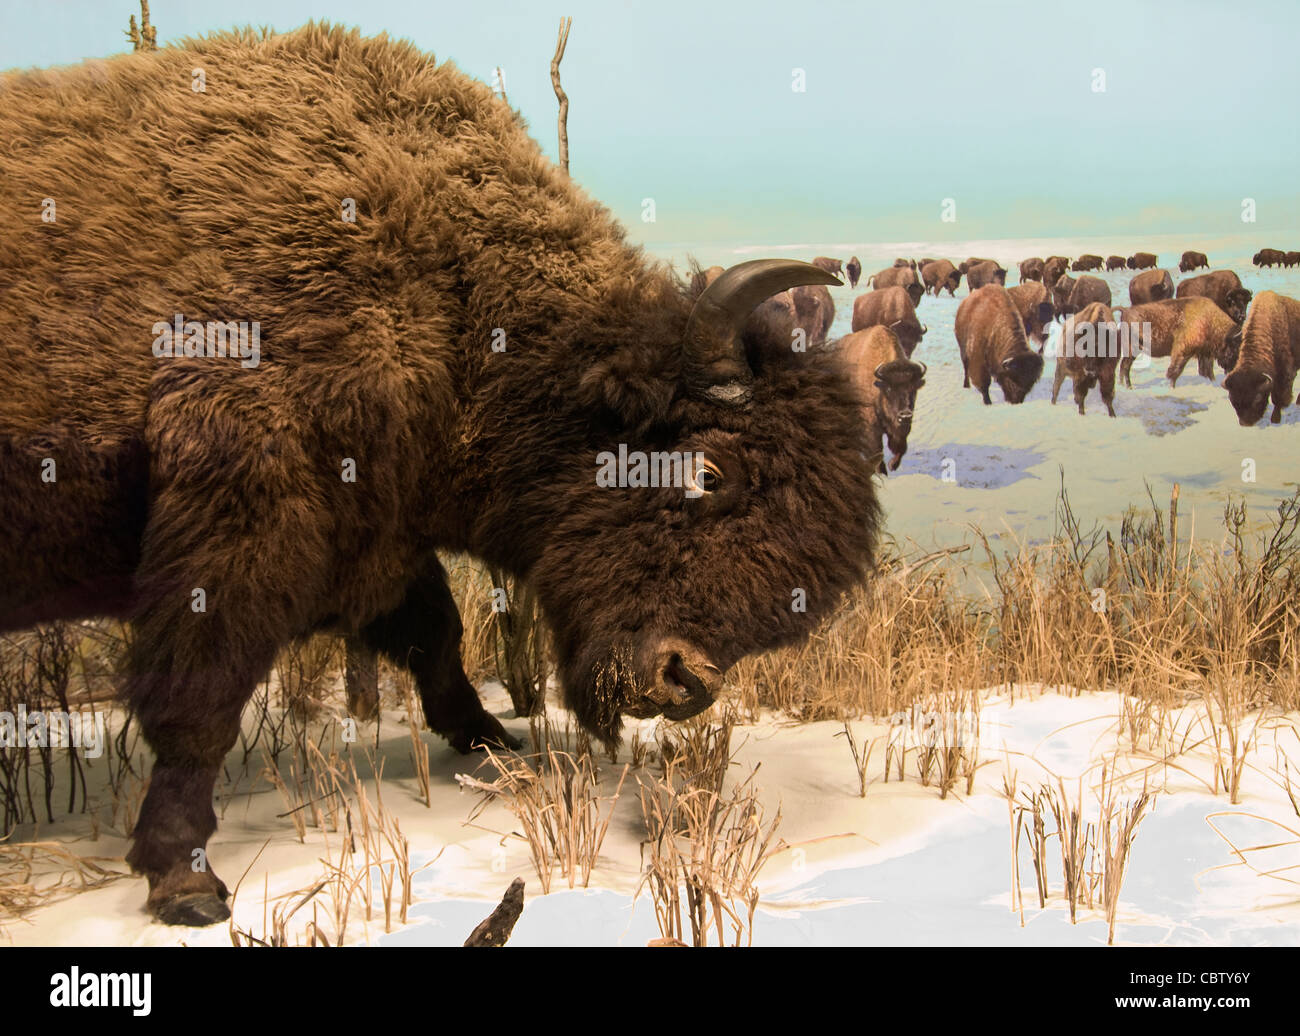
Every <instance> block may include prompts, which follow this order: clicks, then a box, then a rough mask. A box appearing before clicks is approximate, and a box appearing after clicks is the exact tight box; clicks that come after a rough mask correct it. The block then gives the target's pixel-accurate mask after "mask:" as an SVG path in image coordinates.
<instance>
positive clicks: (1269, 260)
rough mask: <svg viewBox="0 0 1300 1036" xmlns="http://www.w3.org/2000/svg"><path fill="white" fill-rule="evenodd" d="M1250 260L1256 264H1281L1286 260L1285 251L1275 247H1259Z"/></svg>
mask: <svg viewBox="0 0 1300 1036" xmlns="http://www.w3.org/2000/svg"><path fill="white" fill-rule="evenodd" d="M1250 261H1251V262H1252V263H1254V264H1255V265H1256V266H1281V265H1282V264H1283V263H1284V262H1286V253H1285V252H1281V251H1278V249H1276V248H1261V249H1260V250H1259V251H1258V252H1256V253H1255V255H1254V257H1253V258H1252V259H1251V260H1250Z"/></svg>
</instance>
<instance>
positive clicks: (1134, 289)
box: [1128, 270, 1174, 306]
mask: <svg viewBox="0 0 1300 1036" xmlns="http://www.w3.org/2000/svg"><path fill="white" fill-rule="evenodd" d="M1173 297H1174V279H1173V278H1172V277H1170V276H1169V271H1168V270H1147V271H1145V272H1143V273H1139V274H1138V275H1137V276H1136V277H1134V278H1133V279H1132V280H1131V281H1129V282H1128V300H1129V302H1131V303H1132V304H1133V305H1135V306H1140V305H1142V303H1144V302H1159V301H1160V300H1161V299H1172V298H1173Z"/></svg>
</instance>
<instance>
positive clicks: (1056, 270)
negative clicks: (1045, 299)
mask: <svg viewBox="0 0 1300 1036" xmlns="http://www.w3.org/2000/svg"><path fill="white" fill-rule="evenodd" d="M1069 268H1070V260H1069V259H1067V258H1066V257H1065V256H1063V255H1051V256H1048V257H1047V259H1045V260H1044V261H1043V283H1044V284H1045V285H1047V287H1049V288H1050V287H1052V286H1053V285H1054V284H1055V283H1056V282H1057V281H1059V280H1060V279H1061V278H1062V277H1064V276H1065V271H1066V270H1068V269H1069Z"/></svg>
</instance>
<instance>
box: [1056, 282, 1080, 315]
mask: <svg viewBox="0 0 1300 1036" xmlns="http://www.w3.org/2000/svg"><path fill="white" fill-rule="evenodd" d="M1076 283H1077V282H1076V281H1075V279H1074V278H1073V277H1071V276H1070V275H1069V274H1068V273H1063V274H1061V276H1060V277H1058V278H1057V279H1056V281H1055V282H1054V283H1053V284H1052V306H1053V307H1054V308H1055V310H1056V315H1057V316H1058V317H1059V316H1064V315H1065V312H1066V306H1068V305H1069V304H1070V292H1072V291H1073V290H1074V285H1075V284H1076Z"/></svg>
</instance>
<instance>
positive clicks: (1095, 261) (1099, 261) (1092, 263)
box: [1070, 253, 1106, 273]
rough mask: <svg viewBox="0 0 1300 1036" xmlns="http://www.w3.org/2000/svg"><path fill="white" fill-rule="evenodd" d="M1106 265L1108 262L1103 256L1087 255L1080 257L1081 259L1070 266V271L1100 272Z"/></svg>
mask: <svg viewBox="0 0 1300 1036" xmlns="http://www.w3.org/2000/svg"><path fill="white" fill-rule="evenodd" d="M1105 264H1106V260H1105V259H1103V258H1102V257H1101V256H1099V255H1092V254H1091V253H1087V254H1084V255H1081V256H1079V258H1078V259H1076V260H1075V261H1074V262H1073V263H1072V264H1071V265H1070V269H1071V270H1073V271H1074V272H1075V273H1078V272H1079V271H1080V270H1084V271H1087V270H1100V269H1101V268H1102V267H1103V266H1104V265H1105Z"/></svg>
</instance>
